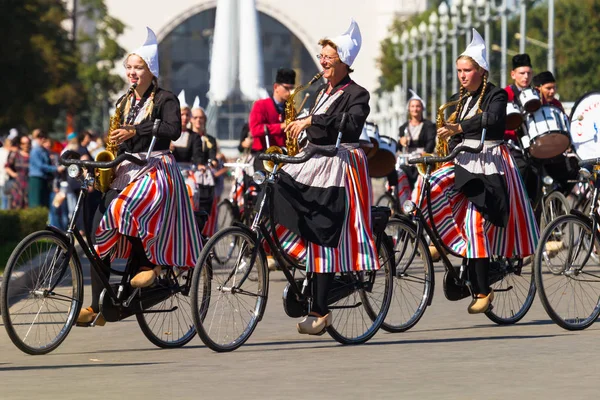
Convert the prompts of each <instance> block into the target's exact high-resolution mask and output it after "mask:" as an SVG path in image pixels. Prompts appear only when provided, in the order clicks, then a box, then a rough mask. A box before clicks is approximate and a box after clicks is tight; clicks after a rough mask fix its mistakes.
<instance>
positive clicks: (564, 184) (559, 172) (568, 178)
mask: <svg viewBox="0 0 600 400" xmlns="http://www.w3.org/2000/svg"><path fill="white" fill-rule="evenodd" d="M532 85H533V87H534V88H536V89H537V91H538V92H539V93H540V99H541V100H542V104H549V105H552V106H554V107H556V108H558V109H560V110H561V111H562V112H565V110H564V108H563V105H562V104H561V102H560V101H559V100H558V99H557V98H556V97H555V95H556V79H555V78H554V75H553V74H552V72H550V71H544V72H540V73H539V74H537V75H536V76H534V77H533V80H532ZM544 169H545V170H546V173H547V174H548V175H550V177H552V179H554V181H555V182H557V183H558V184H559V185H560V188H561V191H562V192H563V193H564V194H565V195H568V194H569V193H570V192H571V190H572V189H573V186H574V185H575V181H576V180H577V179H578V176H579V164H578V161H577V157H576V156H575V154H574V153H573V152H572V151H571V150H570V149H569V150H567V151H566V152H565V153H562V154H560V155H558V156H556V157H554V158H552V159H550V160H548V161H547V162H546V164H545V165H544Z"/></svg>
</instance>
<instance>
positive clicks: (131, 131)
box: [110, 126, 135, 144]
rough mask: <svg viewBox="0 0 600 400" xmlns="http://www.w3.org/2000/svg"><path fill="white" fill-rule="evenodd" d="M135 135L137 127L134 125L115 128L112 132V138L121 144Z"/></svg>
mask: <svg viewBox="0 0 600 400" xmlns="http://www.w3.org/2000/svg"><path fill="white" fill-rule="evenodd" d="M134 136H135V128H134V127H133V126H127V127H122V128H119V129H115V130H114V131H112V132H111V133H110V139H111V140H114V141H115V142H116V143H117V144H121V143H123V142H124V141H126V140H127V139H131V138H132V137H134Z"/></svg>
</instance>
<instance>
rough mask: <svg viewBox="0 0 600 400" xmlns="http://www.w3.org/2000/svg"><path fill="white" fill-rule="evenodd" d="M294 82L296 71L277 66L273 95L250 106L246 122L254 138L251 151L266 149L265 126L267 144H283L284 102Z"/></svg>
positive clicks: (281, 145) (282, 145)
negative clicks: (267, 134) (267, 133)
mask: <svg viewBox="0 0 600 400" xmlns="http://www.w3.org/2000/svg"><path fill="white" fill-rule="evenodd" d="M295 83H296V71H294V70H293V69H289V68H279V70H277V76H276V78H275V83H274V84H273V95H272V96H271V97H269V98H268V99H261V100H257V101H256V102H255V103H254V105H253V106H252V110H251V111H250V117H249V120H248V124H249V125H250V133H251V134H252V137H253V138H254V140H253V142H252V152H259V151H264V150H266V149H267V147H269V146H267V140H266V138H265V127H266V128H267V129H268V132H269V137H268V139H269V145H271V146H273V145H276V146H280V147H284V146H285V132H284V130H285V115H284V111H285V102H286V100H287V99H288V98H289V97H290V91H291V90H292V89H294V85H295Z"/></svg>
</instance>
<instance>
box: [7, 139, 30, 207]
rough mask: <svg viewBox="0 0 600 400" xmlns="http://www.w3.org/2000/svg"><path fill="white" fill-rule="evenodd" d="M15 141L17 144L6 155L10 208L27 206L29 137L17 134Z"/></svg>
mask: <svg viewBox="0 0 600 400" xmlns="http://www.w3.org/2000/svg"><path fill="white" fill-rule="evenodd" d="M15 143H16V144H18V145H19V147H18V149H15V150H14V151H12V152H11V153H10V155H9V156H8V160H7V162H6V173H7V174H8V175H9V177H10V178H9V181H8V182H7V184H8V186H9V187H10V189H9V196H10V199H11V200H10V208H13V209H21V208H27V206H28V193H27V189H28V177H29V160H30V151H31V139H29V137H27V136H18V137H17V138H15Z"/></svg>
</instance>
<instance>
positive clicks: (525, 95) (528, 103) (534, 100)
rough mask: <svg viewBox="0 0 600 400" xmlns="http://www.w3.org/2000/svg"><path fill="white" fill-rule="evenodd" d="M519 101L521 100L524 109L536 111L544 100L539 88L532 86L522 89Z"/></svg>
mask: <svg viewBox="0 0 600 400" xmlns="http://www.w3.org/2000/svg"><path fill="white" fill-rule="evenodd" d="M519 101H521V105H522V106H523V109H524V110H525V111H527V112H529V113H532V112H536V111H537V110H539V109H540V107H541V106H542V100H540V95H539V94H538V92H537V90H534V89H531V88H525V89H523V90H521V93H520V94H519Z"/></svg>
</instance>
